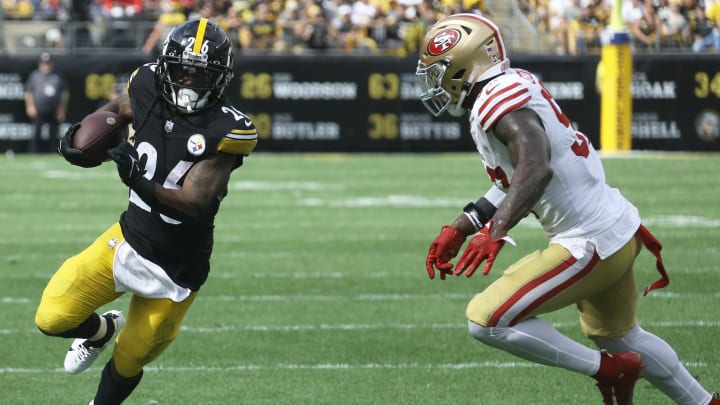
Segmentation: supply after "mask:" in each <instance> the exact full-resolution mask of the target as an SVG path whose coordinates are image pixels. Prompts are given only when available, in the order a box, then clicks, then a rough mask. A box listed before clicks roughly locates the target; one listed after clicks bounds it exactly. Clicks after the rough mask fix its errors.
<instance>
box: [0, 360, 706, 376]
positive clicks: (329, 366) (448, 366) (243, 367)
mask: <svg viewBox="0 0 720 405" xmlns="http://www.w3.org/2000/svg"><path fill="white" fill-rule="evenodd" d="M684 364H685V366H687V367H688V368H691V369H695V368H703V367H711V366H712V367H714V366H715V365H709V364H708V363H704V362H692V363H684ZM531 367H541V365H539V364H535V363H529V362H515V361H512V362H499V361H485V362H471V363H444V364H419V363H366V364H347V363H320V364H275V365H258V364H238V365H236V366H227V367H215V366H192V367H189V366H188V367H166V366H146V367H144V368H143V370H144V371H145V372H157V371H161V372H178V373H183V372H190V373H195V372H230V371H237V372H255V371H260V372H262V371H278V370H300V371H308V370H309V371H315V370H318V371H326V370H330V371H336V370H398V369H400V370H408V369H416V370H417V369H419V370H433V369H445V370H467V369H484V368H489V369H496V368H531ZM90 370H94V371H96V372H98V371H100V370H101V369H100V368H97V367H93V368H90ZM30 373H35V374H47V373H65V370H63V369H61V368H55V369H43V368H15V367H6V368H0V374H30Z"/></svg>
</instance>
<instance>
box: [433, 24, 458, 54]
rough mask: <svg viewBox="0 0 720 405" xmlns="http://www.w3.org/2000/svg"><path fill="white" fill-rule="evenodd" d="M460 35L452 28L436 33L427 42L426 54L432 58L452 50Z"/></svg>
mask: <svg viewBox="0 0 720 405" xmlns="http://www.w3.org/2000/svg"><path fill="white" fill-rule="evenodd" d="M461 36H462V34H461V33H460V31H459V30H456V29H454V28H448V29H444V30H442V31H440V32H438V33H437V34H436V35H435V36H434V37H433V39H431V40H430V42H428V53H429V54H430V55H432V56H438V55H440V54H443V53H445V52H447V51H449V50H450V49H452V48H453V47H454V46H455V45H457V43H458V42H460V37H461Z"/></svg>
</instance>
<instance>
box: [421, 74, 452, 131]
mask: <svg viewBox="0 0 720 405" xmlns="http://www.w3.org/2000/svg"><path fill="white" fill-rule="evenodd" d="M448 64H449V62H447V61H445V63H441V62H438V63H433V64H432V65H430V66H428V67H423V66H421V65H420V64H418V68H417V70H416V71H415V74H416V75H417V76H418V79H419V80H420V86H421V87H422V88H423V93H422V94H421V95H420V100H422V102H423V104H425V108H427V109H428V111H430V112H432V113H433V114H434V115H435V116H436V117H437V116H439V115H441V114H442V113H444V112H445V111H446V110H447V109H448V106H449V105H450V103H451V102H452V95H451V94H450V93H448V91H447V90H445V89H444V88H443V87H442V81H443V76H445V72H446V71H447V66H448Z"/></svg>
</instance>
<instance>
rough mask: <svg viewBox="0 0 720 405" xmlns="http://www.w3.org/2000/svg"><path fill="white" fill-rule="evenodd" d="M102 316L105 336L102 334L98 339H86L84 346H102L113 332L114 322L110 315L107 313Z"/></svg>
mask: <svg viewBox="0 0 720 405" xmlns="http://www.w3.org/2000/svg"><path fill="white" fill-rule="evenodd" d="M103 318H105V336H103V337H102V338H101V339H100V340H88V341H87V342H85V346H88V347H102V346H104V345H105V343H107V342H108V340H110V338H111V337H112V335H113V334H114V333H115V322H113V320H112V317H111V316H109V315H104V316H103ZM98 327H99V326H98ZM96 331H97V329H96Z"/></svg>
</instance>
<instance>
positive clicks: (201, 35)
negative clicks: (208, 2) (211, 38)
mask: <svg viewBox="0 0 720 405" xmlns="http://www.w3.org/2000/svg"><path fill="white" fill-rule="evenodd" d="M207 23H208V20H207V18H201V19H200V23H199V24H198V30H197V34H196V35H195V43H194V44H193V50H192V51H193V53H196V54H197V53H200V51H201V50H202V43H203V39H205V28H207Z"/></svg>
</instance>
